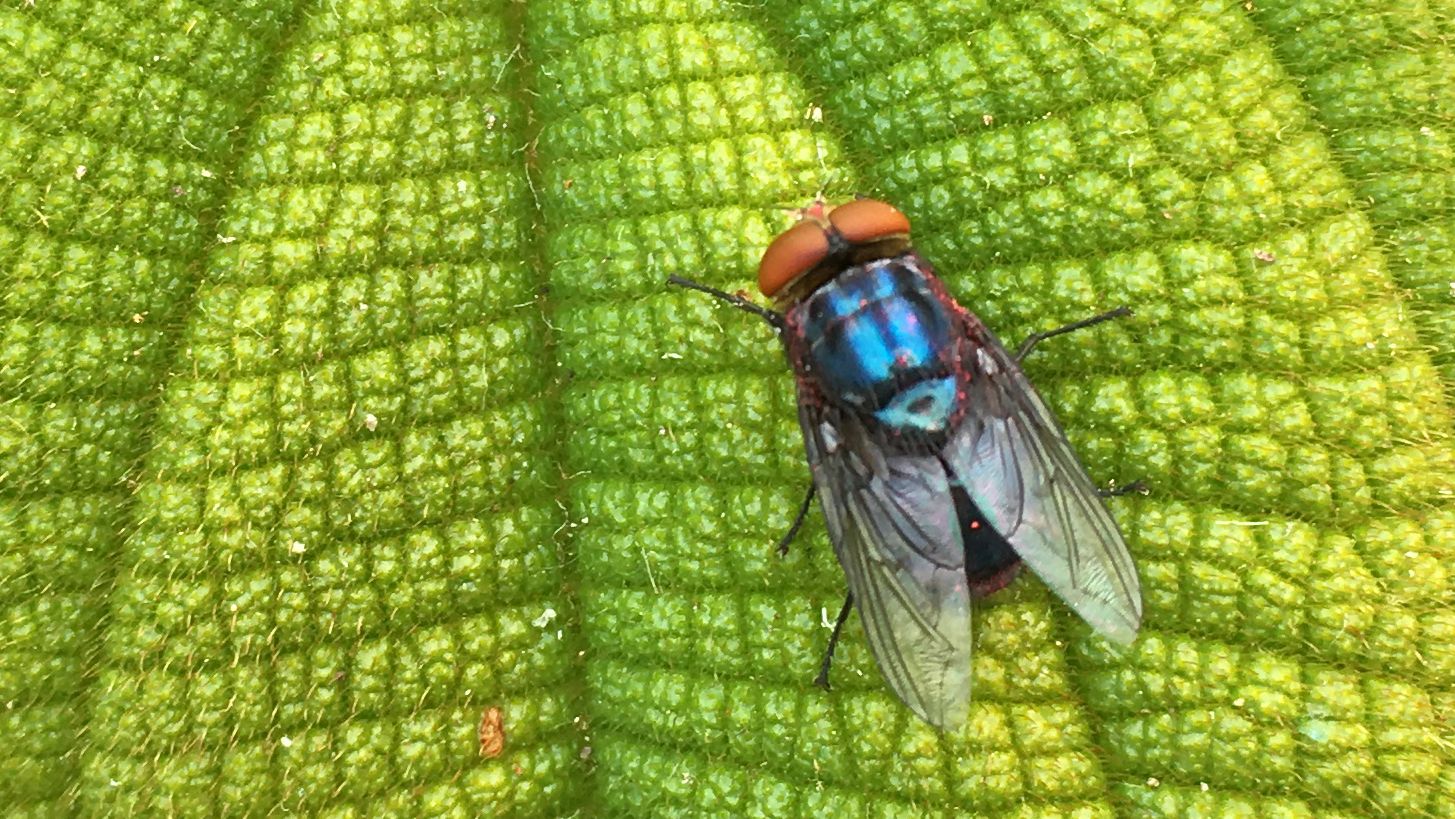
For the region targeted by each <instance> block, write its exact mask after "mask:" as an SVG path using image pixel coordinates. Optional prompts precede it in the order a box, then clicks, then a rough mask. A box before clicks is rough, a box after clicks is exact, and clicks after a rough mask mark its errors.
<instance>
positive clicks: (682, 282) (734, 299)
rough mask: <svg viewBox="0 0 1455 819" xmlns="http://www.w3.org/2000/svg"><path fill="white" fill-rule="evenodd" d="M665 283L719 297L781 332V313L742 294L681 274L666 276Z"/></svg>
mask: <svg viewBox="0 0 1455 819" xmlns="http://www.w3.org/2000/svg"><path fill="white" fill-rule="evenodd" d="M667 283H668V284H675V285H677V286H678V287H685V288H687V289H688V290H696V291H698V292H699V293H706V294H707V295H709V296H712V297H713V298H716V299H721V300H723V301H725V302H727V303H728V304H731V305H732V306H734V307H736V308H738V309H739V310H744V311H747V312H749V313H752V314H753V315H755V316H757V317H758V318H760V319H762V320H764V321H766V322H768V324H769V325H771V326H772V327H773V329H774V330H775V331H776V332H779V333H782V332H783V327H784V322H783V314H782V313H779V312H777V311H774V310H769V309H768V308H766V307H760V306H758V305H756V304H754V303H752V302H751V301H748V300H747V299H745V298H743V297H742V296H737V295H734V294H732V293H729V292H727V291H726V290H719V289H717V288H716V287H710V286H708V285H705V284H700V283H698V282H695V281H692V280H691V279H684V278H682V277H681V276H668V277H667Z"/></svg>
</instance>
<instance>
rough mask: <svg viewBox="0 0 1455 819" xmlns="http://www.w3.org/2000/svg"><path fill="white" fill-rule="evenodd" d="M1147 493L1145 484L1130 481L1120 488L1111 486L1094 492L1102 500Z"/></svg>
mask: <svg viewBox="0 0 1455 819" xmlns="http://www.w3.org/2000/svg"><path fill="white" fill-rule="evenodd" d="M1149 491H1150V490H1149V489H1148V488H1147V485H1146V484H1145V483H1142V482H1141V481H1132V482H1131V483H1124V484H1122V485H1121V486H1113V487H1109V488H1107V489H1098V490H1096V494H1098V495H1100V496H1101V497H1103V498H1116V497H1120V496H1122V495H1130V494H1132V493H1133V492H1135V493H1137V494H1138V495H1145V494H1147V492H1149Z"/></svg>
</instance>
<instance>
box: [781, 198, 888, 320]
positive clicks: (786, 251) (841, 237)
mask: <svg viewBox="0 0 1455 819" xmlns="http://www.w3.org/2000/svg"><path fill="white" fill-rule="evenodd" d="M909 246H910V245H909V219H908V217H906V216H905V215H904V214H903V213H900V212H899V210H898V209H897V208H895V207H894V206H893V205H890V204H887V203H885V202H881V201H879V200H877V199H855V200H854V201H852V202H846V203H844V204H842V205H839V206H838V207H835V208H830V207H829V206H828V205H826V204H825V203H824V202H823V201H822V200H818V201H815V202H813V203H811V204H810V205H809V206H808V207H805V208H803V209H802V210H800V211H799V212H798V223H797V224H795V225H794V226H793V227H791V228H789V229H788V230H785V231H783V232H782V233H780V234H778V237H777V238H776V239H774V240H773V241H772V243H771V244H769V245H768V249H767V250H765V251H763V259H762V261H760V262H759V263H758V289H759V290H761V291H762V292H763V295H765V296H767V297H769V298H771V299H773V300H774V301H775V302H777V304H778V306H779V308H780V309H786V308H788V307H790V306H792V305H793V304H796V303H797V302H800V301H802V300H803V299H805V298H807V297H808V296H809V295H810V294H811V293H813V291H815V290H817V289H818V288H819V287H821V286H823V284H824V283H825V282H827V281H829V280H830V279H832V278H833V277H834V276H837V275H838V274H839V273H841V272H843V271H844V270H845V269H847V268H849V267H852V266H854V265H858V264H864V263H867V262H870V261H873V260H875V259H887V258H890V257H892V256H898V255H899V254H901V253H904V252H905V251H907V250H909Z"/></svg>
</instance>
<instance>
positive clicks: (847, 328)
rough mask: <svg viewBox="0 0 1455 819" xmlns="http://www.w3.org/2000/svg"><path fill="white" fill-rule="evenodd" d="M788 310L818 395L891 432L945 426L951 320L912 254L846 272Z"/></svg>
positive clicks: (952, 397)
mask: <svg viewBox="0 0 1455 819" xmlns="http://www.w3.org/2000/svg"><path fill="white" fill-rule="evenodd" d="M794 310H795V313H796V314H797V315H796V316H795V317H794V318H795V319H797V321H798V322H799V323H800V324H801V327H802V332H803V338H804V340H805V341H806V342H807V344H806V347H807V349H806V353H807V358H808V364H809V365H810V371H811V372H812V374H813V375H814V377H815V378H816V380H817V382H818V384H819V386H820V388H821V389H822V390H823V391H824V394H825V397H827V398H828V399H829V400H831V401H833V402H835V403H837V404H839V405H841V406H845V407H848V408H850V409H853V410H856V411H858V412H861V413H863V414H865V415H872V416H873V417H874V418H875V419H876V420H878V421H879V423H880V424H882V425H884V426H885V427H888V428H889V429H891V430H894V431H898V432H922V433H937V432H944V431H945V430H946V429H948V427H949V425H950V422H951V420H952V418H953V417H954V415H955V411H956V408H957V401H956V396H957V392H958V390H957V384H956V374H955V368H954V366H953V365H954V361H955V348H954V345H953V332H952V326H953V322H952V320H951V314H950V311H949V309H948V308H947V307H946V306H945V305H944V304H943V303H942V302H941V300H940V299H939V298H938V297H937V296H936V294H935V292H934V291H933V290H932V289H931V288H930V286H929V282H928V280H927V278H926V275H925V273H924V272H923V271H922V270H921V269H920V267H919V264H918V261H917V260H916V259H915V258H914V257H912V256H899V257H896V258H892V259H887V260H882V261H877V262H871V263H869V264H866V265H861V266H857V267H851V268H849V269H847V270H845V271H844V272H843V273H840V274H839V275H838V276H836V277H834V278H833V279H832V280H830V281H829V282H827V283H826V284H824V285H823V286H822V287H820V288H819V289H818V290H817V291H816V292H814V293H813V294H812V295H811V296H810V297H809V298H808V299H806V300H805V301H804V302H803V303H802V304H800V305H798V306H797V307H795V309H794Z"/></svg>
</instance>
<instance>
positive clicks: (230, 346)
mask: <svg viewBox="0 0 1455 819" xmlns="http://www.w3.org/2000/svg"><path fill="white" fill-rule="evenodd" d="M1452 37H1455V21H1452V9H1451V7H1450V6H1449V4H1448V3H1446V2H1444V1H1443V0H1432V2H1430V3H1428V4H1426V3H1425V2H1420V0H1416V2H1396V0H1311V1H1309V0H1298V1H1297V2H1296V1H1295V0H1254V2H1249V3H1239V4H1233V3H1227V2H1221V1H1220V2H1211V3H1185V2H1176V1H1175V0H1133V1H1132V2H1121V1H1120V0H1117V1H1116V2H1113V0H1028V2H1017V3H1012V4H1002V3H995V2H993V1H992V0H954V1H953V2H952V1H950V0H905V2H898V3H885V2H851V3H844V2H839V1H838V0H835V1H834V2H829V1H828V0H812V1H811V2H807V3H799V2H781V3H780V2H765V3H760V2H746V3H732V4H728V3H719V2H716V1H715V0H697V2H682V1H680V0H660V2H653V0H640V2H632V0H615V2H612V1H610V0H597V1H596V2H554V3H531V4H513V3H495V4H490V3H484V4H482V3H477V2H453V1H452V0H432V2H405V3H395V2H377V1H375V0H354V2H338V3H317V4H313V3H299V4H292V3H288V2H286V0H245V2H242V3H238V4H222V5H217V6H216V7H214V4H211V3H206V2H196V0H166V2H160V3H142V2H135V3H132V2H127V1H126V0H114V1H113V2H103V3H101V4H100V5H98V4H96V3H94V2H91V1H90V0H86V2H82V1H81V0H38V1H37V2H35V3H33V4H32V3H20V2H11V3H8V4H6V7H5V8H4V9H3V10H0V318H3V326H0V703H3V708H0V737H3V741H0V771H3V773H0V804H3V805H4V806H5V807H6V813H7V814H8V815H15V816H26V815H30V816H49V815H72V814H80V815H97V816H99V815H108V816H112V815H127V814H159V813H175V814H183V815H199V814H210V813H212V812H217V811H223V809H222V808H220V807H218V806H226V807H225V812H226V813H228V814H229V815H231V814H257V815H261V814H265V813H276V812H280V811H298V812H305V813H311V814H320V815H328V816H340V817H343V816H362V815H370V814H385V815H408V814H419V815H458V816H477V815H494V814H509V815H518V816H530V815H540V816H559V815H569V814H581V815H606V816H618V815H620V816H626V815H648V814H656V815H665V814H673V813H679V814H693V815H714V814H716V815H731V816H752V815H763V816H794V815H801V816H827V815H843V816H891V815H906V816H909V815H913V816H922V815H935V814H959V813H964V812H974V813H979V814H983V815H1010V816H1026V817H1030V816H1079V817H1100V816H1112V815H1128V816H1139V815H1179V814H1190V813H1194V812H1196V813H1198V814H1200V815H1248V816H1253V815H1258V816H1314V815H1318V816H1340V815H1342V816H1359V815H1401V816H1455V797H1452V794H1455V750H1452V748H1455V736H1452V727H1451V726H1452V721H1455V591H1452V583H1455V578H1452V577H1451V572H1452V561H1455V497H1452V476H1455V467H1452V457H1451V456H1452V447H1451V443H1450V437H1449V436H1450V434H1451V431H1452V416H1451V404H1450V395H1451V387H1452V385H1455V354H1452V351H1451V343H1450V338H1451V337H1452V335H1455V289H1452V288H1455V170H1452V169H1455V147H1452V144H1455V51H1452V47H1451V45H1450V43H1451V39H1452ZM824 185H827V186H828V188H829V190H830V191H832V192H837V193H840V194H847V193H851V192H854V191H865V192H874V193H876V194H878V195H880V196H881V197H883V198H886V199H889V200H890V201H893V202H895V203H897V204H898V205H899V206H900V207H902V208H903V209H904V210H905V211H906V212H907V213H908V214H909V215H910V216H911V217H912V218H913V219H914V221H915V226H916V236H917V239H918V241H919V243H920V245H921V246H922V247H923V249H924V250H925V251H926V252H927V253H928V255H929V256H930V258H931V259H933V260H934V261H935V262H936V263H937V264H938V265H939V267H940V268H941V269H942V271H943V272H944V275H945V278H946V280H947V281H948V283H949V284H950V286H951V287H952V289H953V290H954V292H955V293H956V294H957V295H958V296H959V297H960V298H961V300H962V301H963V302H964V303H965V304H966V305H967V306H969V307H970V308H971V309H973V310H975V311H976V312H978V313H979V314H980V315H981V316H983V317H984V318H985V319H986V320H987V321H988V322H989V323H990V324H991V326H992V327H994V328H996V329H997V330H998V331H999V332H1000V333H1001V334H1002V335H1003V336H1004V337H1006V338H1007V339H1008V340H1013V339H1016V338H1019V337H1020V336H1022V335H1023V334H1025V333H1028V332H1030V331H1033V330H1036V329H1044V328H1046V327H1050V326H1054V325H1056V324H1058V323H1062V322H1065V321H1070V320H1074V319H1078V318H1082V317H1084V316H1086V315H1088V314H1090V313H1093V312H1096V311H1100V310H1103V309H1106V308H1109V307H1112V306H1115V305H1119V304H1129V305H1132V306H1133V307H1134V308H1135V309H1136V310H1137V315H1136V317H1135V318H1134V319H1131V320H1128V321H1124V322H1121V323H1119V324H1115V325H1112V326H1107V327H1104V328H1099V329H1097V330H1095V331H1089V332H1086V333H1082V334H1078V335H1075V336H1070V337H1066V338H1062V339H1057V340H1056V341H1055V342H1050V343H1048V344H1047V345H1045V349H1044V350H1042V351H1038V352H1037V353H1036V355H1035V356H1033V357H1032V359H1031V360H1030V368H1031V371H1032V375H1033V376H1034V377H1035V378H1036V379H1037V380H1038V382H1039V383H1040V384H1042V385H1044V386H1043V389H1044V391H1045V393H1046V395H1047V398H1048V401H1049V402H1050V403H1051V404H1052V405H1053V406H1054V407H1055V408H1056V409H1057V411H1058V412H1059V413H1060V414H1061V416H1062V419H1063V421H1064V422H1065V425H1066V427H1067V430H1068V434H1069V435H1070V437H1071V438H1072V440H1073V442H1074V443H1075V444H1076V445H1077V446H1078V447H1079V449H1080V451H1081V453H1082V454H1083V456H1084V458H1085V460H1086V462H1087V464H1088V466H1089V468H1090V470H1091V471H1092V473H1093V474H1094V476H1096V477H1097V478H1098V479H1102V480H1106V479H1122V480H1127V479H1132V478H1141V479H1143V480H1145V481H1147V482H1148V483H1149V484H1150V485H1151V486H1152V487H1153V490H1154V491H1153V493H1152V494H1151V495H1150V496H1148V497H1135V496H1134V497H1129V498H1122V499H1118V500H1116V501H1113V503H1114V512H1115V514H1116V515H1117V516H1118V517H1119V518H1120V520H1121V521H1122V523H1123V525H1124V528H1125V530H1126V532H1127V535H1128V539H1129V542H1130V544H1131V547H1132V551H1133V553H1134V554H1135V555H1136V556H1137V558H1138V561H1139V563H1140V567H1141V572H1142V576H1143V584H1144V588H1145V589H1146V603H1147V617H1146V626H1145V630H1144V632H1143V635H1142V637H1141V638H1140V639H1139V640H1138V641H1137V642H1136V644H1135V645H1133V646H1132V647H1131V648H1129V649H1126V650H1117V649H1114V648H1113V647H1111V646H1109V645H1107V644H1105V643H1103V642H1101V641H1100V640H1098V639H1096V638H1095V637H1093V636H1092V635H1091V634H1090V633H1089V631H1088V629H1087V628H1086V627H1085V626H1084V625H1082V624H1080V623H1078V622H1076V621H1075V618H1074V617H1073V616H1072V615H1070V614H1069V613H1068V612H1067V611H1066V610H1065V608H1064V607H1063V606H1062V605H1061V604H1059V603H1058V602H1056V601H1055V600H1054V599H1053V598H1051V597H1050V596H1049V595H1048V594H1047V592H1046V591H1045V589H1044V588H1043V587H1042V586H1040V585H1039V584H1038V583H1037V582H1035V581H1034V580H1025V581H1022V582H1019V583H1017V584H1016V586H1015V587H1014V588H1013V589H1012V590H1010V591H1008V592H1006V593H1004V594H1003V595H1000V596H999V597H998V598H997V599H995V600H993V601H992V602H991V603H990V605H989V606H987V608H986V609H985V610H984V611H983V612H981V614H980V615H979V617H978V620H977V629H978V631H979V634H980V637H979V643H978V646H977V650H976V659H975V686H976V688H975V701H974V705H973V708H972V714H971V718H970V721H969V724H968V725H967V726H966V727H965V728H964V730H962V731H960V732H958V733H955V734H952V735H946V736H941V735H938V734H936V733H935V732H934V731H932V730H931V729H929V728H928V727H927V726H925V725H923V724H921V723H919V722H918V721H916V720H915V719H914V718H913V716H912V715H911V714H910V712H909V711H908V710H907V709H905V708H903V707H902V706H900V705H899V704H898V703H897V702H896V701H895V700H894V699H893V697H892V695H891V694H890V693H888V691H887V690H886V689H885V687H884V686H883V684H882V683H881V682H880V680H879V678H878V674H877V672H876V670H875V669H874V667H873V663H872V659H871V658H870V657H869V656H868V654H867V651H866V649H865V647H864V643H863V636H862V633H861V632H860V631H859V630H858V627H857V625H855V626H853V627H851V629H850V630H849V632H848V634H847V637H846V640H845V643H844V644H843V645H842V651H841V654H840V661H841V662H840V664H839V667H838V669H837V676H836V681H837V685H836V687H835V689H834V691H833V692H832V693H828V694H825V693H823V692H821V691H819V690H817V689H814V688H813V687H812V686H811V685H810V680H811V678H812V676H813V672H814V669H815V667H816V662H817V659H818V654H819V651H820V650H821V648H822V646H823V645H824V642H825V640H826V637H827V635H828V631H827V629H826V628H825V623H824V620H823V614H824V613H825V612H827V613H829V615H830V616H831V615H832V612H833V611H834V610H835V606H836V605H837V603H838V601H839V599H840V598H839V595H840V593H841V583H842V580H841V577H840V574H839V571H838V568H837V566H836V565H835V563H834V560H833V557H832V554H831V550H830V549H829V547H828V545H827V543H825V540H824V538H825V536H824V531H823V527H822V525H821V524H820V523H817V522H815V523H814V524H812V525H811V526H810V527H809V528H808V530H807V531H806V532H805V534H804V536H803V537H802V539H801V540H800V541H799V543H798V545H797V547H796V550H795V551H794V552H793V553H792V554H791V555H790V556H789V557H788V558H787V559H786V560H782V561H780V560H778V559H777V558H775V557H774V555H773V554H772V545H773V542H774V540H775V538H776V537H777V535H778V534H779V533H780V532H781V531H782V530H783V528H784V527H785V526H786V524H787V523H788V521H789V519H790V518H791V515H792V512H793V510H794V508H795V505H796V502H797V499H798V497H799V493H800V492H801V491H802V489H803V487H804V485H805V483H806V481H807V471H806V469H805V467H804V465H803V462H802V454H801V447H800V443H799V441H798V432H797V430H796V428H795V421H794V413H793V400H794V397H793V391H792V383H791V379H790V378H789V377H788V375H787V374H786V372H785V367H784V364H783V362H782V360H781V357H780V356H779V354H778V351H777V348H776V346H775V344H774V342H773V339H772V338H771V336H770V334H769V333H768V332H767V331H766V329H765V328H764V327H762V326H761V325H760V323H758V322H756V321H755V320H753V319H752V318H751V317H748V316H746V315H742V314H739V313H736V312H733V311H730V310H727V309H724V308H722V307H720V306H718V305H716V304H713V303H711V302H710V301H708V300H706V299H705V298H703V297H701V296H700V295H698V294H692V293H686V292H677V291H669V290H667V289H666V288H665V287H664V286H663V284H662V281H663V279H664V278H665V277H666V275H668V274H669V273H678V274H682V275H688V276H693V277H697V278H701V279H704V280H706V281H709V282H711V283H714V284H717V285H721V286H725V287H728V288H738V287H745V286H748V283H749V282H750V280H751V274H752V269H753V265H754V263H755V261H756V256H757V254H758V252H759V250H760V249H761V248H762V247H763V245H764V244H765V243H766V242H767V240H768V239H769V238H770V237H771V236H772V235H773V234H774V233H775V232H776V231H777V230H779V229H781V228H782V227H784V226H785V225H786V224H787V223H788V220H789V217H788V215H787V213H786V212H785V211H784V210H782V208H784V207H788V206H794V205H799V204H802V203H803V202H804V201H806V200H807V199H808V198H809V197H810V196H811V195H812V194H813V193H814V192H815V191H816V190H818V189H819V188H820V187H823V186H824ZM491 707H498V708H499V709H501V711H500V713H501V714H502V724H501V727H502V729H503V732H504V745H503V750H502V752H501V753H500V755H499V756H493V757H492V756H490V755H489V754H482V753H481V748H480V734H479V729H480V723H481V719H482V715H483V714H485V713H486V711H487V709H489V708H491ZM495 739H497V737H496V736H495V734H494V733H493V731H492V732H490V740H491V743H492V744H493V741H494V740H495Z"/></svg>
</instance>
